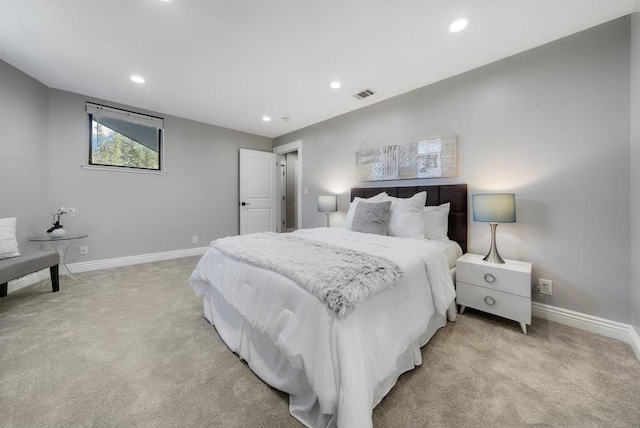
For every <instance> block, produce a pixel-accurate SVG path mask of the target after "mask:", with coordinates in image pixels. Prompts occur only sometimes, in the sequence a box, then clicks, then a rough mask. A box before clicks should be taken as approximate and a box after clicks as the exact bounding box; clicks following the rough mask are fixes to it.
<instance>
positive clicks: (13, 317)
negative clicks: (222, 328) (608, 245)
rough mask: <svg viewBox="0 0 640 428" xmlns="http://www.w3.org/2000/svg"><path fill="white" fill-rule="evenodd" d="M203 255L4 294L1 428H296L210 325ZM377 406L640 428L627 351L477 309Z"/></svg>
mask: <svg viewBox="0 0 640 428" xmlns="http://www.w3.org/2000/svg"><path fill="white" fill-rule="evenodd" d="M196 262H197V258H186V259H179V260H172V261H166V262H159V263H151V264H145V265H139V266H132V267H127V268H120V269H111V270H102V271H96V272H90V273H84V274H80V275H79V277H80V281H78V282H76V281H72V280H69V279H68V278H63V279H62V280H61V291H60V292H59V293H51V289H50V285H48V284H47V285H44V286H38V285H34V286H30V287H27V288H25V289H22V290H19V291H17V292H15V293H12V294H9V296H7V297H5V298H3V299H0V426H2V427H25V426H27V427H45V426H47V427H84V426H95V427H110V426H117V427H133V426H137V427H174V426H175V427H178V426H179V427H187V426H206V427H289V426H291V427H295V426H300V425H299V424H298V423H297V421H296V420H295V419H293V418H292V417H291V416H290V415H289V412H288V398H287V396H286V395H285V394H282V393H280V392H278V391H276V390H274V389H272V388H270V387H269V386H267V385H265V384H264V383H263V382H262V381H260V380H259V379H258V378H257V377H256V376H255V375H253V373H252V372H251V371H250V370H249V368H248V367H247V365H246V364H245V363H243V362H242V361H240V360H239V359H238V358H237V356H235V355H234V354H233V353H231V352H230V351H229V350H228V349H227V348H226V346H225V345H224V343H223V342H222V341H221V340H220V338H219V337H218V335H217V333H216V331H215V329H214V328H213V327H212V326H211V325H210V324H209V323H208V322H207V321H206V320H205V319H204V318H203V317H202V301H201V298H199V297H197V296H195V295H194V294H193V292H192V290H191V288H190V287H189V286H188V278H189V275H190V273H191V270H192V269H193V267H194V266H195V264H196ZM422 353H423V356H424V364H423V365H422V366H421V367H418V368H416V369H415V370H413V371H411V372H409V373H407V374H405V375H403V376H402V377H401V378H400V380H399V381H398V384H397V385H396V387H395V388H394V389H393V390H392V391H391V393H390V394H389V395H388V396H387V397H386V398H385V399H384V400H383V402H382V403H381V404H380V405H379V406H378V407H377V408H376V409H375V410H374V413H373V415H374V426H376V427H428V426H432V427H482V426H490V427H519V426H531V425H535V426H554V427H555V426H561V427H602V426H604V427H640V362H638V360H637V359H636V358H635V356H634V354H633V352H632V351H631V349H630V347H629V346H628V345H626V344H624V343H621V342H618V341H615V340H611V339H606V338H603V337H600V336H597V335H593V334H589V333H585V332H582V331H580V330H576V329H572V328H568V327H564V326H562V325H559V324H555V323H550V322H545V321H542V320H539V319H534V322H533V325H532V326H531V328H530V334H529V335H528V336H524V335H523V334H522V333H521V332H520V327H519V326H518V324H517V323H513V322H510V321H506V320H502V319H499V318H495V317H491V316H487V315H484V314H481V313H479V312H474V311H472V310H469V311H468V312H467V313H465V314H464V315H461V316H459V317H458V321H457V322H455V323H448V325H447V326H446V327H445V328H443V329H442V330H440V331H439V332H438V333H437V334H436V336H435V337H434V339H433V340H432V341H431V342H430V343H429V344H427V346H425V347H424V348H423V350H422Z"/></svg>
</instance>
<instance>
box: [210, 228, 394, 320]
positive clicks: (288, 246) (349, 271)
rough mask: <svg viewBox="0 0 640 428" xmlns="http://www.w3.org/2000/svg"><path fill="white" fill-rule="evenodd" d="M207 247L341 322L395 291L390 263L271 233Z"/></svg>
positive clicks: (234, 239) (310, 241) (392, 264)
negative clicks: (271, 275) (263, 273)
mask: <svg viewBox="0 0 640 428" xmlns="http://www.w3.org/2000/svg"><path fill="white" fill-rule="evenodd" d="M211 246H212V247H213V248H215V249H217V250H218V251H220V252H221V253H223V254H225V255H227V256H229V257H232V258H235V259H238V260H241V261H243V262H246V263H250V264H252V265H254V266H258V267H261V268H264V269H269V270H272V271H275V272H277V273H279V274H281V275H284V276H286V277H287V278H289V279H291V280H292V281H293V282H295V283H296V284H298V285H299V286H300V287H302V288H304V289H305V290H307V291H308V292H309V293H311V294H313V295H314V296H315V297H317V298H318V299H319V300H320V301H321V302H323V303H324V304H325V305H326V306H327V308H328V309H329V310H330V311H331V312H332V313H334V314H335V316H336V317H337V318H344V317H345V316H346V315H347V314H349V313H350V312H351V311H352V310H353V309H354V308H355V307H356V306H357V305H359V304H360V303H362V302H364V301H365V300H366V299H367V298H369V297H370V296H373V295H374V294H376V293H379V292H380V291H382V290H385V289H387V288H392V287H393V286H395V285H396V284H397V283H398V282H399V281H400V279H401V278H402V270H401V269H400V267H399V266H398V265H397V264H395V263H394V262H392V261H390V260H387V259H385V258H382V257H377V256H373V255H370V254H367V253H362V252H360V251H355V250H351V249H348V248H342V247H338V246H336V245H331V244H327V243H324V242H318V241H312V240H309V239H304V238H299V237H296V236H292V235H290V234H279V233H273V232H266V233H255V234H251V235H242V236H231V237H228V238H222V239H218V240H217V241H214V242H212V243H211Z"/></svg>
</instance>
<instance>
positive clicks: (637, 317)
mask: <svg viewBox="0 0 640 428" xmlns="http://www.w3.org/2000/svg"><path fill="white" fill-rule="evenodd" d="M639 213H640V13H638V12H636V13H634V14H633V15H631V304H632V307H631V311H632V323H633V325H634V326H635V327H636V330H637V331H639V332H640V214H639Z"/></svg>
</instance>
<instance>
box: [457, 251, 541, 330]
mask: <svg viewBox="0 0 640 428" xmlns="http://www.w3.org/2000/svg"><path fill="white" fill-rule="evenodd" d="M482 258H483V256H479V255H477V254H468V253H467V254H465V255H464V256H462V257H460V258H459V259H458V261H457V262H456V294H457V297H456V303H458V304H459V305H461V306H462V307H461V308H460V313H464V310H465V308H466V307H467V306H469V307H470V308H474V309H479V310H481V311H483V312H488V313H490V314H494V315H498V316H501V317H504V318H508V319H510V320H514V321H518V322H519V323H520V327H521V328H522V332H523V333H524V334H527V324H528V325H531V263H527V262H520V261H516V260H505V263H504V264H495V263H487V262H485V261H484V260H482Z"/></svg>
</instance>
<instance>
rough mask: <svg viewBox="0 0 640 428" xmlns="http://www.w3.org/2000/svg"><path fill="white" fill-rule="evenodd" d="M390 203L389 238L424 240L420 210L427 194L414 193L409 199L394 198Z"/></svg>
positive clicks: (388, 197)
mask: <svg viewBox="0 0 640 428" xmlns="http://www.w3.org/2000/svg"><path fill="white" fill-rule="evenodd" d="M387 200H389V201H391V218H390V219H389V236H399V237H401V238H419V239H424V225H425V223H424V216H423V214H422V208H424V204H425V203H426V202H427V192H420V193H416V194H415V195H413V196H412V197H410V198H406V199H405V198H394V197H393V196H387Z"/></svg>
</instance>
